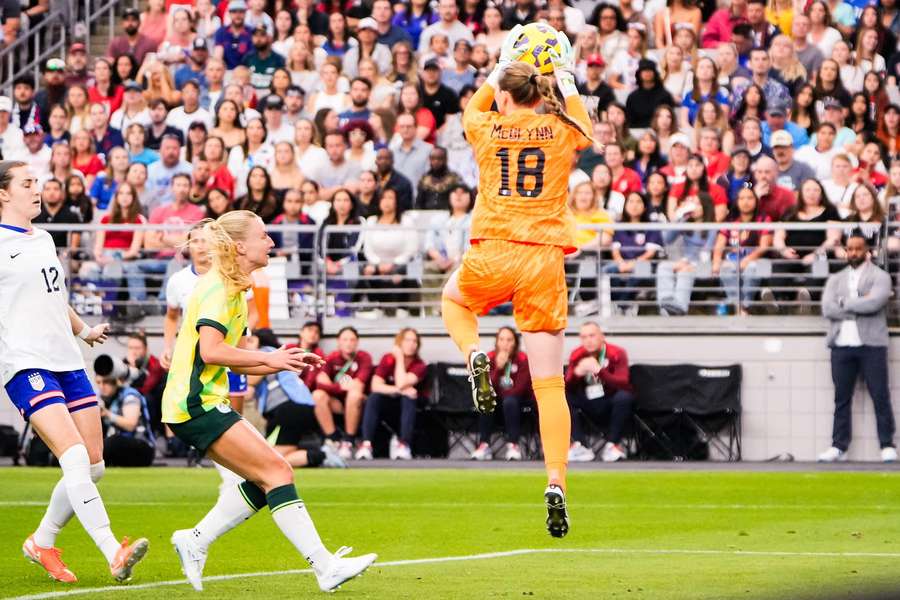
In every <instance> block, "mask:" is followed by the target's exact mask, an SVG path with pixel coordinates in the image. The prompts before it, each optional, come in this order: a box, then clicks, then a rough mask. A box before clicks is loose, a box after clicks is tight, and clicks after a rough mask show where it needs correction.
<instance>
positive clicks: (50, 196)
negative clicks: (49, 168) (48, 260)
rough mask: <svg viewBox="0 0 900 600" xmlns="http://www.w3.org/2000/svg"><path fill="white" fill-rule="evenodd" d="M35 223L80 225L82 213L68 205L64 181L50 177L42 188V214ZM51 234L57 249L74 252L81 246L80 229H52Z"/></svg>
mask: <svg viewBox="0 0 900 600" xmlns="http://www.w3.org/2000/svg"><path fill="white" fill-rule="evenodd" d="M33 223H35V224H60V225H78V224H80V223H81V215H80V214H79V212H78V211H77V210H75V209H74V208H73V207H71V206H68V205H66V198H65V196H64V195H63V183H62V181H60V180H59V179H55V178H54V179H48V180H47V181H45V182H44V185H43V188H42V189H41V214H40V215H38V216H37V217H36V218H35V219H34V220H33ZM50 236H51V237H52V238H53V243H54V245H55V246H56V249H57V251H60V250H68V251H69V252H74V251H75V250H77V249H78V247H79V246H81V233H80V232H78V231H52V232H50ZM63 264H64V265H65V261H63Z"/></svg>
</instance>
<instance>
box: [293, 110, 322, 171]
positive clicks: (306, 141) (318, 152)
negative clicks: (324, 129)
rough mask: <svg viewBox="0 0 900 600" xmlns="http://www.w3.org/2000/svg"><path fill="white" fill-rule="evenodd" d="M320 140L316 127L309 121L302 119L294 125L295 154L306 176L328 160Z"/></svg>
mask: <svg viewBox="0 0 900 600" xmlns="http://www.w3.org/2000/svg"><path fill="white" fill-rule="evenodd" d="M319 139H320V138H319V137H318V131H317V128H316V125H315V124H314V123H313V122H312V121H310V120H309V119H303V118H301V119H299V120H298V121H297V123H296V124H295V125H294V153H295V154H296V156H297V164H298V165H299V166H300V170H301V171H303V173H304V174H307V173H313V172H314V171H315V169H316V168H317V166H318V165H320V164H322V161H326V160H328V154H327V153H326V152H325V149H324V148H322V146H321V145H320V144H319Z"/></svg>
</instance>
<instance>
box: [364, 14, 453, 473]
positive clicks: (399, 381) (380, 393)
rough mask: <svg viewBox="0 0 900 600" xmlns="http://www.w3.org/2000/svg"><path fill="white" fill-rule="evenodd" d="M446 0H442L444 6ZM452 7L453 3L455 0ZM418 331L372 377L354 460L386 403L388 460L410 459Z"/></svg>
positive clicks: (418, 384) (399, 340) (399, 342)
mask: <svg viewBox="0 0 900 600" xmlns="http://www.w3.org/2000/svg"><path fill="white" fill-rule="evenodd" d="M444 2H446V0H441V6H442V7H443V5H444ZM454 6H455V3H454ZM420 349H421V341H420V338H419V333H418V332H417V331H416V330H415V329H413V328H411V327H407V328H404V329H401V330H400V332H399V333H398V334H397V336H396V337H395V338H394V347H393V348H392V349H391V351H390V352H388V353H387V354H385V355H384V357H382V359H381V362H379V363H378V367H377V368H376V369H375V373H374V375H373V376H372V385H371V388H372V393H371V394H370V395H369V397H368V398H367V399H366V402H365V404H366V406H365V412H364V414H363V424H362V442H361V443H360V445H359V447H358V448H357V450H356V456H355V457H356V460H371V459H372V440H374V439H375V433H376V431H377V430H378V425H379V423H380V421H381V418H382V415H381V413H382V411H383V410H384V409H385V408H387V406H388V405H395V404H397V403H399V404H400V434H399V435H397V436H394V437H392V438H391V443H390V449H389V456H390V458H391V460H409V459H411V458H412V451H411V448H410V446H411V444H412V441H413V432H414V431H415V427H416V405H417V401H418V399H419V398H420V397H421V396H423V395H424V393H425V391H426V383H427V382H426V379H425V375H426V368H427V367H426V365H425V362H424V361H423V360H422V359H421V358H420V357H419V351H420Z"/></svg>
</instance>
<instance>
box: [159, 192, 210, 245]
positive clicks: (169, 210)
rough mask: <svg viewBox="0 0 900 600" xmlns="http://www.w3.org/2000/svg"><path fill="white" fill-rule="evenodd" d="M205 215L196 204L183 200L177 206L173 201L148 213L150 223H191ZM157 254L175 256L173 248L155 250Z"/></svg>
mask: <svg viewBox="0 0 900 600" xmlns="http://www.w3.org/2000/svg"><path fill="white" fill-rule="evenodd" d="M204 217H206V212H204V210H203V209H202V208H200V207H199V206H197V205H196V204H191V203H190V202H185V203H184V204H182V205H181V206H179V207H176V206H175V203H174V202H172V203H170V204H163V205H162V206H157V207H156V208H154V209H153V212H151V213H150V224H151V225H193V224H194V223H196V222H197V221H200V220H202V219H203V218H204ZM157 256H159V257H160V258H165V257H169V256H175V250H174V249H163V250H159V251H157Z"/></svg>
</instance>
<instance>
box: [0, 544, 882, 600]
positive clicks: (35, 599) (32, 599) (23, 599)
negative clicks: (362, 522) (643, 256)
mask: <svg viewBox="0 0 900 600" xmlns="http://www.w3.org/2000/svg"><path fill="white" fill-rule="evenodd" d="M525 554H622V555H624V554H638V555H702V556H751V557H787V558H792V557H805V558H867V559H871V558H883V559H892V560H895V559H897V558H900V552H780V551H765V550H686V549H683V550H678V549H676V550H666V549H642V548H525V549H521V550H507V551H505V552H485V553H482V554H469V555H464V556H438V557H433V558H415V559H410V560H391V561H384V562H376V563H375V564H374V565H373V568H380V567H403V566H408V565H424V564H434V563H448V562H463V561H472V560H485V559H490V558H506V557H510V556H521V555H525ZM308 574H312V569H289V570H284V571H258V572H254V573H234V574H231V575H212V576H210V577H204V578H203V581H205V582H210V581H229V580H232V579H251V578H256V577H276V576H280V575H308ZM310 583H312V582H310ZM173 585H185V586H186V585H188V582H187V580H186V579H172V580H168V581H155V582H151V583H138V584H135V585H109V586H104V587H95V588H84V589H73V590H70V591H65V592H46V593H41V594H30V595H27V596H15V597H11V598H9V599H8V600H43V599H44V598H67V597H69V596H81V595H84V594H96V593H102V592H117V593H122V592H127V591H129V590H146V589H153V588H158V587H166V586H173Z"/></svg>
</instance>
